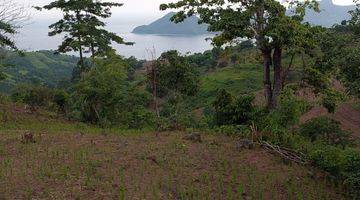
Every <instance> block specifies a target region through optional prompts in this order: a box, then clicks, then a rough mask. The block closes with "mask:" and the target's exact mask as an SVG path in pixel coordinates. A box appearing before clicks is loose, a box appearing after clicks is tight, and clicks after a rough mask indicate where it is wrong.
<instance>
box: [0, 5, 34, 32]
mask: <svg viewBox="0 0 360 200" xmlns="http://www.w3.org/2000/svg"><path fill="white" fill-rule="evenodd" d="M29 19H30V13H29V9H28V7H27V6H25V5H22V4H19V3H17V2H14V0H0V21H1V22H4V23H7V24H10V25H11V26H12V28H13V29H19V28H22V27H23V26H24V25H25V24H26V22H28V21H29Z"/></svg>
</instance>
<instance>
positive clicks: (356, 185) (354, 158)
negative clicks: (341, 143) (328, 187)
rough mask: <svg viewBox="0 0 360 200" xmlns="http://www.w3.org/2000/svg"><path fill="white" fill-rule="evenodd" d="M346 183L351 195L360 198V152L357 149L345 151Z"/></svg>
mask: <svg viewBox="0 0 360 200" xmlns="http://www.w3.org/2000/svg"><path fill="white" fill-rule="evenodd" d="M343 174H344V176H345V181H344V184H345V186H346V187H347V188H348V190H349V193H350V195H351V196H352V197H353V198H354V199H356V198H360V153H359V152H358V151H356V150H347V151H345V166H344V172H343Z"/></svg>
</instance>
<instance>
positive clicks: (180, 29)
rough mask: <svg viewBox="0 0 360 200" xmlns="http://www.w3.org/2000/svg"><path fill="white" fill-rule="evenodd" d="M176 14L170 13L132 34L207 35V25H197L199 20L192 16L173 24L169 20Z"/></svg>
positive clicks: (136, 29) (137, 28)
mask: <svg viewBox="0 0 360 200" xmlns="http://www.w3.org/2000/svg"><path fill="white" fill-rule="evenodd" d="M174 14H176V13H175V12H170V13H168V14H167V15H165V16H164V17H162V18H160V19H158V20H156V21H154V22H152V23H151V24H149V25H143V26H138V27H136V28H135V29H134V30H133V31H132V33H136V34H158V35H204V34H209V32H208V31H207V29H208V25H206V24H199V23H198V21H199V18H197V17H196V16H192V17H189V18H187V19H186V20H185V21H184V22H182V23H178V24H176V23H174V22H172V21H171V20H170V19H171V17H172V16H174Z"/></svg>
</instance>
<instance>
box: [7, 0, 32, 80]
mask: <svg viewBox="0 0 360 200" xmlns="http://www.w3.org/2000/svg"><path fill="white" fill-rule="evenodd" d="M27 19H28V14H27V12H26V9H25V7H23V6H20V5H18V4H17V3H14V2H13V1H11V0H0V60H2V59H3V58H4V57H5V56H6V51H7V50H9V49H10V50H15V51H18V48H17V47H16V44H15V42H14V40H13V39H12V38H11V36H13V35H15V34H16V33H17V29H19V28H21V27H22V25H23V23H24V22H25V21H26V20H27ZM18 52H19V53H21V52H20V51H18ZM2 67H3V66H2V65H1V63H0V68H2ZM5 78H6V75H5V74H4V73H2V72H1V71H0V81H1V80H4V79H5Z"/></svg>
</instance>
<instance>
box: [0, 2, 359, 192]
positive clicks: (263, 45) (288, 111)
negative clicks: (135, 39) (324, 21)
mask: <svg viewBox="0 0 360 200" xmlns="http://www.w3.org/2000/svg"><path fill="white" fill-rule="evenodd" d="M225 4H229V5H230V6H228V7H227V6H225ZM121 5H122V4H116V3H101V2H98V1H93V0H81V1H75V0H58V1H54V2H52V3H50V4H49V5H47V6H45V7H44V8H45V9H49V10H51V9H55V8H60V9H61V10H62V11H63V14H64V19H63V20H60V21H59V22H58V23H55V24H54V25H52V26H51V28H52V29H53V32H51V34H50V35H55V34H60V33H63V32H64V33H66V34H68V35H67V36H65V38H64V42H63V45H62V46H60V48H59V50H58V51H59V52H68V51H78V52H80V58H76V57H73V56H65V55H54V54H53V52H49V51H40V52H28V53H26V52H25V54H24V57H19V55H18V54H15V52H13V51H11V50H9V49H8V48H9V47H8V48H6V47H4V48H3V50H4V51H2V52H4V54H3V55H4V59H2V60H1V61H2V63H3V64H5V65H4V66H6V67H7V68H6V69H5V71H4V72H5V73H2V74H6V75H7V79H6V80H5V82H4V85H5V86H7V87H8V88H7V91H9V89H10V88H11V92H10V95H7V94H0V194H1V196H0V198H2V197H4V198H9V199H14V198H15V199H53V198H55V199H92V198H96V199H359V198H360V193H359V191H360V167H359V166H360V151H359V147H360V146H359V145H360V143H359V133H358V130H359V128H360V124H359V119H358V116H359V115H360V112H359V110H356V109H355V108H354V106H353V105H357V104H358V102H359V99H358V97H359V91H358V85H359V84H358V80H360V77H359V73H358V72H359V67H358V66H359V65H358V64H359V59H357V58H358V55H357V54H358V52H359V49H360V43H359V37H358V36H359V15H360V14H359V13H360V12H359V8H360V7H359V6H360V5H359V4H357V9H355V10H354V11H352V12H351V13H350V14H351V16H352V18H351V19H350V20H348V21H344V22H343V23H342V24H341V25H335V26H334V27H332V28H324V27H313V26H311V25H310V24H308V23H303V18H304V15H305V13H306V11H307V10H308V9H314V10H315V11H318V9H319V8H318V3H317V2H315V1H304V2H302V3H300V2H298V1H295V2H294V3H292V4H290V7H291V8H293V9H295V12H294V14H293V15H286V8H285V7H284V6H283V5H282V4H280V3H279V2H277V1H275V0H261V1H260V0H259V1H243V2H241V3H240V2H239V1H235V0H229V1H207V0H201V1H200V0H199V1H194V0H182V1H179V2H177V3H170V4H165V5H162V6H161V9H168V8H179V9H180V11H179V13H177V14H176V15H174V16H173V17H172V20H173V21H175V22H180V21H183V20H185V18H187V17H190V16H192V15H198V16H199V17H200V18H199V19H200V22H204V23H208V24H209V29H210V30H212V31H220V33H219V35H216V36H215V38H213V43H214V44H215V45H217V47H215V48H214V49H212V50H210V51H206V52H204V53H197V54H194V55H181V54H180V53H179V52H178V51H176V50H173V51H168V52H164V53H162V54H161V56H160V57H159V58H153V60H150V61H144V60H137V59H135V58H133V57H130V58H123V57H122V56H120V55H117V54H116V53H115V52H114V51H113V49H112V47H111V46H110V42H111V41H113V40H115V42H116V41H117V42H118V43H123V41H122V39H121V38H120V37H118V36H116V35H114V34H112V33H109V32H107V31H104V30H103V28H104V26H105V24H104V23H102V22H101V21H100V20H99V18H108V17H110V16H111V12H110V8H111V7H112V6H121ZM232 6H240V8H243V9H238V10H235V9H232ZM90 29H92V30H90ZM239 37H241V38H244V37H247V38H249V39H253V40H248V41H241V42H240V43H237V39H238V38H239ZM0 39H1V38H0ZM2 46H4V45H2ZM86 50H87V51H89V52H91V53H92V54H91V55H92V56H91V58H90V59H85V58H84V57H83V55H82V53H83V51H86ZM150 53H152V54H153V56H154V54H155V50H154V52H150ZM79 59H80V61H79V62H78V60H79ZM77 62H78V63H77ZM76 63H77V64H78V65H76ZM270 68H272V69H273V70H270ZM0 77H2V78H5V76H0ZM64 80H65V81H64ZM262 84H264V85H262ZM5 89H6V88H5ZM344 101H348V102H345V103H344Z"/></svg>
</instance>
